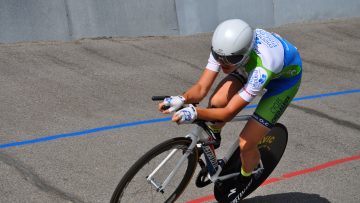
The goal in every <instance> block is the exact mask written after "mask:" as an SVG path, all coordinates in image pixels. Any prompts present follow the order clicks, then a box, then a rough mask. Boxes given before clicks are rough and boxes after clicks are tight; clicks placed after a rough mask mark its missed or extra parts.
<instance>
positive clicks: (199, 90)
mask: <svg viewBox="0 0 360 203" xmlns="http://www.w3.org/2000/svg"><path fill="white" fill-rule="evenodd" d="M217 75H218V72H215V71H212V70H209V69H208V68H206V69H205V70H204V72H203V73H202V75H201V77H200V79H199V80H198V81H197V83H196V84H195V85H193V86H192V87H191V88H190V89H188V90H187V91H186V92H185V93H184V94H183V97H184V98H185V103H187V104H191V103H199V102H200V101H201V100H202V99H203V98H204V97H205V96H206V95H207V93H208V92H209V90H210V88H211V86H212V84H213V83H214V81H215V79H216V76H217Z"/></svg>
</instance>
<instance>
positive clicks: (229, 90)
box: [208, 71, 246, 128]
mask: <svg viewBox="0 0 360 203" xmlns="http://www.w3.org/2000/svg"><path fill="white" fill-rule="evenodd" d="M245 83H246V78H245V77H244V76H243V75H241V74H240V73H239V72H237V71H234V72H233V73H231V74H229V75H228V76H226V77H225V78H224V79H223V80H222V81H221V82H220V83H219V84H218V86H217V87H216V89H215V91H214V93H213V94H212V95H211V97H210V99H209V104H208V107H209V108H221V107H225V106H226V105H227V104H228V103H229V101H230V100H231V98H232V97H233V96H234V95H235V94H236V93H237V92H238V91H239V90H240V89H241V88H242V87H243V86H244V84H245ZM224 125H225V123H216V124H214V125H213V126H212V127H214V128H221V127H223V126H224Z"/></svg>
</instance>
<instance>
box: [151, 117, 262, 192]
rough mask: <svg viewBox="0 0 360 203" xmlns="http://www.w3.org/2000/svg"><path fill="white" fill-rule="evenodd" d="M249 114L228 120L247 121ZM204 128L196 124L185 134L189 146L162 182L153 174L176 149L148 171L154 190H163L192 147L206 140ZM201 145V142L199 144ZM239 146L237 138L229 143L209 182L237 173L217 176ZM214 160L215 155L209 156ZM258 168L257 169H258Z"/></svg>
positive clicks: (230, 176)
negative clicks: (228, 147) (222, 162)
mask: <svg viewBox="0 0 360 203" xmlns="http://www.w3.org/2000/svg"><path fill="white" fill-rule="evenodd" d="M250 117H251V116H250V115H244V116H235V117H234V118H233V119H232V120H231V121H230V122H237V121H247V120H249V119H250ZM204 131H205V130H204V129H203V127H201V126H200V125H196V127H195V128H193V129H192V131H191V132H190V133H189V134H188V135H186V136H185V137H187V138H190V139H191V140H192V142H191V144H190V146H189V147H188V149H187V150H186V152H185V153H184V154H183V155H182V157H181V158H180V159H179V161H178V162H177V164H176V166H175V167H174V169H173V170H172V171H171V172H170V174H169V175H168V176H167V178H166V179H165V180H164V182H163V183H162V184H158V183H156V182H155V180H154V178H153V176H154V175H155V174H156V172H158V171H159V169H160V168H161V167H162V166H164V164H166V162H167V161H169V160H170V159H171V157H172V156H173V155H174V154H175V152H176V151H177V150H178V149H174V150H172V151H171V152H170V154H169V155H168V156H167V157H166V158H165V159H164V160H163V161H162V162H161V163H160V164H159V165H158V166H157V167H156V168H155V169H154V171H153V172H152V173H150V175H149V176H148V177H147V178H146V179H147V181H148V183H150V184H152V185H153V186H155V188H156V191H157V192H162V193H163V192H164V190H165V188H166V186H167V185H168V184H169V183H170V182H171V179H172V178H173V177H174V176H175V174H176V172H177V171H178V169H179V168H180V166H181V165H182V164H183V163H184V161H185V160H186V159H187V157H188V156H189V155H190V154H191V153H192V150H193V149H194V147H196V146H197V145H198V143H205V142H207V141H208V138H209V136H210V135H208V134H207V133H206V132H205V133H204ZM199 145H201V144H199ZM238 146H239V138H237V139H236V141H235V142H234V143H233V144H232V145H231V147H230V149H229V150H228V151H227V153H226V154H225V156H224V157H223V159H222V160H223V161H224V164H221V165H219V166H218V168H217V170H216V171H215V173H214V174H213V175H212V176H210V174H208V178H209V179H210V180H211V182H215V181H217V180H225V179H228V178H232V177H234V176H237V175H238V174H239V173H240V172H239V173H233V174H228V175H225V176H219V174H220V173H221V171H222V167H223V166H224V165H225V164H226V162H227V161H228V160H229V159H230V157H231V156H232V154H233V153H234V152H235V151H236V149H237V147H238ZM204 156H214V155H212V154H211V155H209V154H205V153H204ZM210 158H213V159H215V160H216V155H215V157H210ZM261 168H263V166H262V163H261V160H260V169H261ZM260 169H258V170H260ZM256 172H257V171H254V172H253V173H256Z"/></svg>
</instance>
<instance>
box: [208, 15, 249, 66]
mask: <svg viewBox="0 0 360 203" xmlns="http://www.w3.org/2000/svg"><path fill="white" fill-rule="evenodd" d="M253 38H254V32H253V29H252V28H251V27H250V26H249V25H248V24H247V23H246V22H244V21H243V20H240V19H230V20H226V21H224V22H222V23H220V24H219V25H218V26H217V27H216V29H215V31H214V34H213V37H212V46H211V52H212V55H213V56H214V58H215V59H216V60H217V61H218V62H219V63H221V64H225V65H236V66H242V65H244V64H245V63H246V62H247V59H248V57H249V54H250V51H251V49H252V47H253V41H254V39H253Z"/></svg>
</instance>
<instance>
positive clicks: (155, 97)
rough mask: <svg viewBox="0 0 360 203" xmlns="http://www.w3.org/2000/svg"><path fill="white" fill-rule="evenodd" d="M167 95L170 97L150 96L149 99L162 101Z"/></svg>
mask: <svg viewBox="0 0 360 203" xmlns="http://www.w3.org/2000/svg"><path fill="white" fill-rule="evenodd" d="M167 97H170V96H152V97H151V100H153V101H162V100H164V99H165V98H167Z"/></svg>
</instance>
